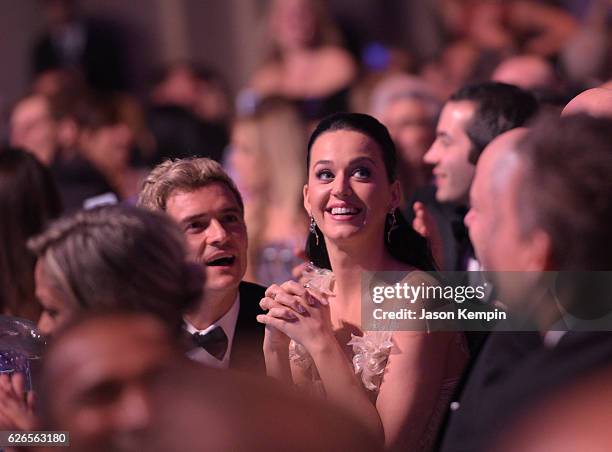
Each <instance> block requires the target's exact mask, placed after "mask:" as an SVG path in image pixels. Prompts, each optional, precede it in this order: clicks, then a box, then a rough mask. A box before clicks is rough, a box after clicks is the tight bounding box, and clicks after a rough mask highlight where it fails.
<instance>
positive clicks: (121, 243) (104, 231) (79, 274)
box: [29, 206, 202, 334]
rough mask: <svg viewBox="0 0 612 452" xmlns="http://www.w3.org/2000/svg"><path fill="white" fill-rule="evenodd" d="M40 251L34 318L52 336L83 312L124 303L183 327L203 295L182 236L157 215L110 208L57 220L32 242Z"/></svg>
mask: <svg viewBox="0 0 612 452" xmlns="http://www.w3.org/2000/svg"><path fill="white" fill-rule="evenodd" d="M29 246H30V248H31V249H32V250H33V251H34V252H35V253H36V255H37V256H38V261H37V263H36V271H35V278H36V296H37V298H38V299H39V301H40V303H41V304H42V306H43V313H42V314H41V316H40V320H39V323H38V326H39V329H40V331H41V332H42V333H43V334H53V333H54V332H55V331H56V330H57V329H58V328H59V327H61V326H62V325H63V324H65V323H66V322H67V321H68V320H69V319H70V318H71V317H73V316H74V315H75V314H76V313H78V312H79V311H81V310H88V309H95V308H103V307H121V308H122V309H132V310H138V311H146V312H150V313H153V314H155V315H157V316H159V317H160V318H161V319H162V320H163V321H164V323H167V324H168V325H169V327H170V328H172V331H173V332H175V333H177V334H178V332H179V331H180V326H181V322H182V320H181V318H182V314H183V313H184V312H185V311H187V310H188V309H189V308H191V307H192V306H193V305H194V304H195V303H196V302H197V301H198V300H199V299H200V297H201V290H202V289H201V284H202V275H201V273H200V272H199V271H198V269H197V267H196V266H195V265H193V264H191V263H189V262H188V261H187V254H186V249H185V243H184V239H183V237H182V235H181V233H180V231H179V230H178V228H176V226H175V225H174V224H173V223H172V222H171V221H169V220H168V219H167V218H165V217H164V216H162V215H159V214H156V213H153V212H147V211H144V210H141V209H137V208H135V207H128V206H109V207H102V208H98V209H95V210H89V211H80V212H77V213H76V214H74V215H72V216H70V217H66V218H63V219H60V220H57V221H56V222H55V223H53V224H52V225H51V226H50V227H49V228H48V229H47V230H46V231H45V232H44V233H43V234H41V235H39V236H37V237H35V238H33V239H31V241H30V244H29Z"/></svg>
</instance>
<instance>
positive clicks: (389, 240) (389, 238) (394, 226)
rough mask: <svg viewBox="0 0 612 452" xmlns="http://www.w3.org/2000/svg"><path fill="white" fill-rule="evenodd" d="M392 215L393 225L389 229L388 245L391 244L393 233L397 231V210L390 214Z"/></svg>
mask: <svg viewBox="0 0 612 452" xmlns="http://www.w3.org/2000/svg"><path fill="white" fill-rule="evenodd" d="M389 215H391V224H390V225H389V229H388V230H387V243H388V244H389V245H390V244H391V233H392V232H393V231H395V229H397V218H395V209H393V210H391V212H389Z"/></svg>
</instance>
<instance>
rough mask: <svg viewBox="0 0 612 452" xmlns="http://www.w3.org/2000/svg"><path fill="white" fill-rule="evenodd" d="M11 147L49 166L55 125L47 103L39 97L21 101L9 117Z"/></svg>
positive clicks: (55, 139)
mask: <svg viewBox="0 0 612 452" xmlns="http://www.w3.org/2000/svg"><path fill="white" fill-rule="evenodd" d="M10 141H11V146H15V147H22V148H24V149H26V150H28V151H30V152H32V153H33V154H34V155H35V156H36V157H37V158H38V159H39V160H40V161H41V162H42V163H44V164H45V165H49V164H50V163H51V162H52V160H53V157H54V154H55V148H56V145H57V143H56V141H57V137H56V124H55V121H54V120H53V118H52V117H51V113H50V111H49V105H48V103H47V101H46V100H45V99H44V98H43V97H41V96H34V97H29V98H27V99H24V100H23V101H21V102H20V103H19V104H17V106H16V107H15V109H14V110H13V114H12V115H11V136H10Z"/></svg>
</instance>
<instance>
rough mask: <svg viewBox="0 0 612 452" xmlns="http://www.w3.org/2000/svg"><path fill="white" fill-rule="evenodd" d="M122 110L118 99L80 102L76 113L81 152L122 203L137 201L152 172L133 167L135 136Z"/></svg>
mask: <svg viewBox="0 0 612 452" xmlns="http://www.w3.org/2000/svg"><path fill="white" fill-rule="evenodd" d="M121 108H122V103H121V102H120V101H119V100H118V99H116V98H114V99H105V100H102V99H88V100H85V101H83V102H81V103H79V104H78V105H77V106H76V107H75V111H74V119H75V122H76V126H77V128H78V149H79V153H80V155H81V156H82V157H84V158H85V159H86V160H87V161H88V162H89V163H90V164H91V165H92V166H93V167H95V169H96V170H97V171H98V172H99V173H100V174H101V175H102V176H103V177H104V179H106V181H108V183H109V185H110V187H111V188H112V191H113V192H114V193H115V194H116V195H117V197H118V198H119V199H120V200H131V201H132V202H135V200H136V196H137V194H138V192H139V190H140V185H141V184H142V181H143V180H144V178H145V176H146V173H147V172H148V170H147V169H145V168H136V167H134V166H133V165H132V164H131V159H132V152H133V150H134V148H133V145H134V136H133V134H132V130H131V129H130V127H129V126H128V124H127V122H126V118H125V117H124V115H123V114H122V113H123V112H122V109H121Z"/></svg>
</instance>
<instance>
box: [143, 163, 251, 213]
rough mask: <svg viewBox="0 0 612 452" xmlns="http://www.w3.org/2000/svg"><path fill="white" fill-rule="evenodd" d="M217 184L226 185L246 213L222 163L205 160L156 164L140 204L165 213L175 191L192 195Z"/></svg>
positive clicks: (144, 188) (145, 184) (145, 183)
mask: <svg viewBox="0 0 612 452" xmlns="http://www.w3.org/2000/svg"><path fill="white" fill-rule="evenodd" d="M215 182H218V183H221V184H224V185H225V186H226V187H227V188H228V189H229V190H230V191H231V192H232V193H233V194H234V196H235V198H236V202H237V203H238V205H239V206H240V210H241V211H242V212H244V204H243V202H242V196H240V192H239V191H238V188H236V184H235V183H234V181H233V180H232V179H231V178H230V177H229V176H228V175H227V173H226V172H225V171H224V170H223V168H222V167H221V165H219V163H217V162H215V161H214V160H211V159H208V158H203V157H200V158H185V159H179V160H166V161H165V162H163V163H160V164H159V165H157V166H156V167H155V168H153V170H152V171H151V173H149V175H148V176H147V178H146V179H145V181H144V183H143V185H142V190H141V191H140V195H139V196H138V205H139V206H142V207H145V208H147V209H151V210H163V211H165V210H166V204H167V202H168V198H169V197H170V196H171V195H172V193H173V192H174V191H176V190H178V191H184V192H191V191H194V190H197V189H199V188H202V187H205V186H207V185H210V184H212V183H215Z"/></svg>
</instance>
